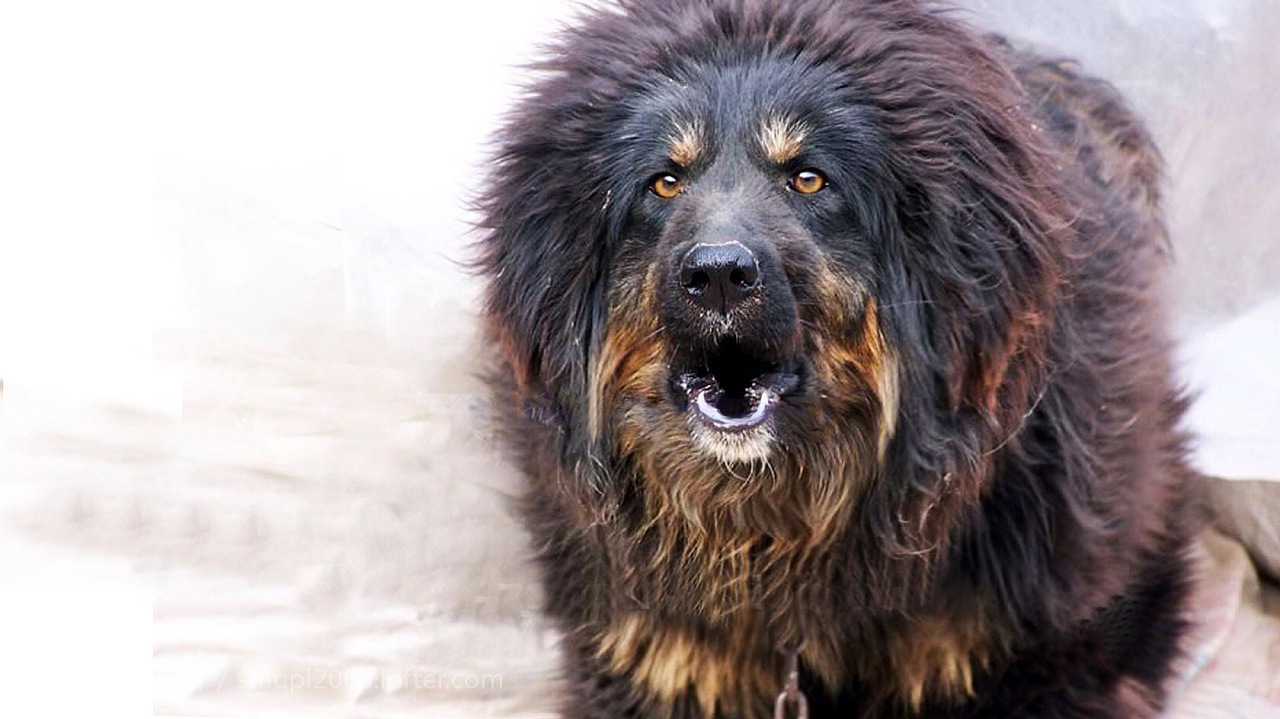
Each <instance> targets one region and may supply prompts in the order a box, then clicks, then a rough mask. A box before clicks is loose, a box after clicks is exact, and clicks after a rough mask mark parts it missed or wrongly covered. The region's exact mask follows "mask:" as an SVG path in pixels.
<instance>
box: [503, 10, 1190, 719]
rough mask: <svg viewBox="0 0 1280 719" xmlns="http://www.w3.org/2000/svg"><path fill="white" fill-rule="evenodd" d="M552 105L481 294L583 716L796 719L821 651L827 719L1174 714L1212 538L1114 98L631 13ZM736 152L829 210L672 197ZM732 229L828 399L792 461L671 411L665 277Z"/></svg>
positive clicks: (859, 15) (843, 37) (775, 449)
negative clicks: (689, 178) (1191, 611)
mask: <svg viewBox="0 0 1280 719" xmlns="http://www.w3.org/2000/svg"><path fill="white" fill-rule="evenodd" d="M539 70H540V72H541V77H540V79H539V80H538V82H537V83H536V84H535V85H533V87H532V88H531V89H530V91H529V93H528V95H527V96H525V97H524V98H523V99H522V100H521V101H520V103H519V104H518V106H517V107H516V109H515V111H514V113H513V115H512V117H511V119H510V121H509V123H508V124H507V126H506V128H505V130H504V131H503V132H502V134H501V136H500V141H499V142H500V148H499V152H498V155H497V158H496V163H495V167H494V172H493V176H492V185H491V188H490V190H489V192H488V194H487V196H486V197H485V198H484V199H483V201H482V206H483V212H484V216H485V228H486V234H485V236H484V238H483V240H482V241H481V245H480V250H481V259H480V266H481V269H482V271H483V273H484V274H485V276H486V277H487V279H488V292H487V295H486V301H485V313H486V317H487V318H488V325H487V326H488V333H489V337H490V338H491V339H492V341H493V343H494V346H495V347H497V348H498V349H499V353H500V362H499V368H498V370H497V371H496V372H495V373H494V378H493V387H494V398H495V403H496V406H497V408H498V411H499V415H500V422H501V426H502V429H503V431H504V434H505V436H506V437H507V439H508V442H509V445H510V446H511V448H512V450H513V452H514V454H515V456H516V458H517V461H518V462H519V463H520V465H521V466H522V467H523V469H524V471H525V473H526V474H527V476H528V478H529V491H528V495H527V498H526V501H525V503H524V514H525V517H526V518H527V522H528V526H529V527H530V529H531V532H532V534H533V536H534V538H535V540H536V542H537V549H538V552H539V556H540V559H541V564H542V569H543V572H544V576H545V584H546V588H547V597H548V607H547V611H548V612H549V613H550V615H551V616H553V617H554V618H555V619H556V620H558V622H559V623H560V626H561V627H562V628H563V630H564V632H565V634H566V642H565V653H566V656H565V663H566V673H567V679H568V681H567V687H568V694H567V696H566V697H565V701H564V707H565V710H564V711H565V715H566V716H572V717H584V718H585V717H631V716H634V717H639V716H646V717H724V718H725V719H729V718H730V717H747V716H753V717H754V716H762V715H767V714H769V713H770V712H771V711H772V705H773V700H774V697H775V696H776V694H777V692H778V690H779V687H780V683H781V680H782V673H783V669H784V654H783V652H782V651H781V650H782V649H783V648H786V647H794V646H801V645H802V649H801V651H800V654H799V659H800V677H801V684H802V687H803V688H804V690H805V692H806V695H807V696H808V697H809V702H810V705H811V715H812V716H814V717H825V716H831V717H834V716H864V717H873V716H874V717H892V716H900V717H925V716H927V717H988V716H992V717H994V716H1002V717H1003V716H1017V717H1046V718H1048V717H1054V718H1066V717H1093V718H1104V717H1117V718H1118V717H1126V718H1128V717H1146V716H1153V715H1154V714H1155V713H1156V712H1157V711H1158V708H1159V707H1160V706H1161V702H1162V699H1163V696H1164V692H1165V689H1166V687H1165V684H1166V680H1167V678H1168V677H1169V675H1170V671H1171V665H1172V663H1173V662H1174V661H1175V659H1176V657H1177V647H1178V639H1179V636H1180V635H1181V633H1182V631H1183V620H1182V619H1181V617H1180V612H1181V607H1182V602H1183V600H1184V597H1185V594H1186V588H1187V583H1188V563H1187V559H1186V558H1185V552H1184V550H1185V548H1186V543H1187V541H1188V537H1189V536H1191V534H1192V532H1193V530H1194V527H1193V522H1192V519H1191V518H1190V513H1189V510H1188V507H1190V506H1191V501H1190V499H1191V498H1190V497H1189V489H1188V478H1189V473H1188V471H1187V469H1186V467H1185V465H1184V461H1183V438H1182V437H1181V436H1180V434H1179V431H1178V429H1177V423H1178V420H1179V417H1180V414H1181V412H1182V410H1183V405H1184V402H1183V400H1182V398H1181V396H1180V393H1179V392H1178V390H1177V389H1176V388H1175V386H1174V384H1173V379H1172V373H1171V369H1170V361H1169V352H1168V343H1167V341H1166V339H1165V337H1164V335H1163V333H1162V330H1161V324H1162V322H1161V318H1160V316H1159V314H1158V311H1157V309H1156V307H1155V302H1154V300H1155V296H1156V294H1157V290H1156V287H1155V284H1154V282H1155V274H1156V272H1157V270H1158V267H1159V265H1160V264H1162V262H1163V261H1164V257H1163V255H1164V252H1163V248H1164V230H1163V227H1162V224H1161V220H1160V214H1159V208H1158V191H1157V181H1158V176H1159V160H1158V156H1157V153H1156V151H1155V150H1154V149H1153V147H1152V144H1151V142H1150V140H1149V138H1148V136H1147V134H1146V132H1145V130H1144V129H1143V128H1142V126H1141V124H1140V123H1139V122H1138V121H1137V120H1136V119H1135V118H1134V117H1133V116H1132V115H1131V114H1130V112H1129V111H1128V110H1127V109H1126V107H1125V106H1124V103H1123V102H1122V101H1121V100H1120V98H1119V97H1117V95H1116V93H1115V92H1114V91H1113V90H1112V89H1111V88H1110V87H1109V86H1107V85H1105V84H1104V83H1101V82H1099V81H1096V80H1092V79H1089V78H1087V77H1084V76H1082V75H1080V74H1079V73H1078V72H1077V71H1076V70H1075V69H1074V68H1073V67H1072V66H1071V65H1069V64H1067V63H1059V62H1050V61H1044V60H1041V59H1038V58H1035V57H1032V56H1030V55H1027V54H1023V53H1020V52H1018V51H1015V50H1013V49H1011V48H1010V47H1008V46H1007V45H1005V44H1004V43H1003V42H1002V41H1000V40H998V39H995V38H990V37H983V36H981V35H979V34H976V33H975V32H974V31H972V30H971V29H969V28H968V27H966V26H965V25H963V24H962V23H960V22H958V21H956V20H955V19H954V18H952V17H951V16H950V15H948V14H947V13H945V12H942V11H939V10H938V9H936V8H933V7H932V6H930V5H927V4H924V3H920V2H912V1H909V0H886V1H881V2H872V1H870V0H843V1H842V0H789V1H787V2H783V1H781V0H777V1H766V0H701V1H699V0H646V1H645V2H637V1H633V0H624V1H623V2H621V3H620V5H619V6H618V7H615V8H611V9H604V10H598V11H591V12H588V13H587V14H585V15H584V16H583V17H582V18H581V20H580V22H579V23H578V24H577V25H576V26H575V27H574V28H572V29H570V30H567V31H566V32H565V33H564V34H563V35H562V37H561V38H560V40H559V42H558V43H557V44H556V45H555V46H554V47H553V48H551V51H550V54H549V59H548V60H546V61H545V62H544V63H542V64H541V65H540V66H539ZM726 108H728V109H726ZM757 120H758V127H756V126H755V125H752V123H755V122H757ZM735 122H741V123H743V125H744V126H746V127H751V128H755V129H752V130H751V131H750V132H744V133H741V134H740V135H731V133H728V132H727V131H724V130H723V129H722V128H725V127H728V126H729V124H732V123H735ZM735 137H736V138H738V139H739V140H740V141H741V142H742V143H745V145H743V146H753V145H752V143H760V145H761V146H762V147H763V150H762V151H761V152H762V159H760V160H759V163H762V164H758V166H759V167H766V168H767V167H774V166H775V165H770V164H769V163H776V166H778V167H783V166H787V165H786V163H788V162H793V158H795V157H797V156H801V157H805V158H807V159H806V161H809V160H812V161H813V162H815V163H817V164H821V166H822V169H823V170H824V171H825V172H826V174H827V177H828V178H829V179H830V187H829V188H828V189H826V190H824V191H823V194H821V195H814V197H813V198H812V200H810V199H808V198H798V197H793V196H789V195H788V196H785V197H783V195H782V194H778V195H777V197H775V196H774V195H772V194H769V192H771V190H769V189H768V188H769V187H771V186H769V185H766V184H761V185H760V186H759V187H760V188H764V189H759V190H751V192H756V193H757V194H745V195H743V194H741V193H747V192H748V191H747V190H744V189H742V188H744V187H746V186H747V185H748V180H749V179H750V178H753V177H756V175H755V174H752V173H754V172H755V170H752V169H748V170H743V171H741V172H740V173H739V174H735V175H731V176H729V177H730V179H731V180H733V182H730V183H728V184H727V185H725V186H726V187H728V188H729V189H727V190H724V191H723V192H720V191H719V190H717V193H718V194H717V193H712V192H710V190H709V189H708V190H706V192H704V193H702V194H699V192H700V191H702V190H704V189H706V188H709V187H710V185H711V183H710V180H707V181H706V182H705V183H704V184H703V185H702V186H696V185H691V189H690V190H689V192H688V193H687V196H684V197H681V198H679V199H678V200H675V201H673V202H672V203H666V204H662V202H661V201H660V200H657V199H656V198H654V197H652V196H651V194H649V193H647V192H646V190H645V185H646V181H647V180H648V179H649V176H650V175H651V174H652V172H650V171H648V170H646V169H645V168H646V166H645V164H644V161H643V159H642V158H644V157H648V156H649V155H652V154H654V153H655V152H658V151H661V150H664V149H667V148H669V154H670V162H673V163H675V164H674V165H671V166H672V167H676V168H677V169H683V168H685V167H686V166H688V167H689V168H694V167H701V166H702V165H699V164H698V163H704V164H705V165H706V166H715V163H716V162H729V160H724V159H722V158H725V157H730V156H731V155H732V154H733V152H734V151H735V150H734V148H736V147H739V146H738V145H734V144H733V142H734V141H735V140H734V139H733V138H735ZM815 148H816V149H815ZM805 152H812V153H816V154H813V155H812V157H808V156H804V155H803V154H802V153H805ZM646 153H647V154H646ZM717 158H721V159H717ZM813 158H817V159H813ZM819 160H820V161H821V162H819ZM743 162H744V163H746V161H743ZM747 164H749V163H746V164H743V167H747ZM751 167H757V165H752V166H751ZM690 172H691V173H692V172H693V170H692V169H691V170H690ZM761 172H765V175H767V169H766V170H762V171H761ZM765 175H761V176H765ZM717 187H719V186H717ZM778 187H779V188H781V187H782V186H781V185H778ZM735 192H737V193H739V194H738V195H735V194H733V193H735ZM784 192H785V190H782V189H779V190H778V193H784ZM760 193H763V194H760ZM734 197H737V198H738V199H737V200H733V201H734V202H738V201H741V204H740V205H733V207H729V206H728V205H726V204H723V203H725V202H729V200H726V199H724V198H734ZM716 198H719V200H717V199H716ZM743 198H745V199H743ZM717 202H720V203H721V204H719V205H717V204H716V203H717ZM698 203H701V204H698ZM804 203H808V204H804ZM726 208H727V209H726ZM734 208H743V209H741V210H738V209H734ZM717 213H719V214H717ZM725 213H728V214H729V215H732V217H731V218H730V220H727V221H730V222H737V223H739V225H738V226H741V227H746V228H747V229H748V230H750V231H751V232H752V233H753V236H760V237H764V238H766V240H767V241H768V242H769V243H770V245H769V246H770V247H771V248H773V249H772V250H771V252H772V251H776V253H777V257H778V258H779V259H778V262H779V263H780V265H779V267H780V268H781V269H780V270H779V272H780V274H785V280H786V284H787V285H788V287H787V290H788V291H787V292H785V293H781V292H780V293H779V294H774V295H769V297H771V298H775V299H777V298H781V299H778V301H777V302H771V304H770V310H769V311H776V312H778V313H781V314H780V315H779V316H786V317H793V318H794V327H795V328H796V329H795V330H794V331H783V329H777V328H779V327H790V326H791V325H787V324H785V323H783V324H779V323H776V322H772V321H768V322H766V321H763V320H762V321H761V323H760V324H759V325H758V326H757V329H758V330H759V332H757V333H756V334H755V335H753V337H755V338H756V339H753V341H758V342H759V343H760V344H761V346H762V347H764V348H766V349H765V350H762V351H768V352H773V353H779V354H782V355H785V356H788V357H793V356H794V357H798V358H801V360H798V361H799V362H801V364H802V368H803V369H802V372H801V376H802V378H803V385H802V387H801V389H799V390H797V391H796V392H795V393H793V394H792V395H789V396H787V397H786V398H785V399H784V400H783V401H782V402H781V404H780V405H779V410H778V416H777V423H776V425H771V427H773V429H771V430H770V432H772V434H769V435H768V436H765V437H764V438H763V439H760V440H759V441H758V443H757V444H760V445H761V446H763V444H762V443H765V442H768V443H769V444H768V447H770V448H771V449H770V450H769V451H768V452H767V454H766V455H764V456H763V458H761V457H760V456H758V455H759V452H758V447H757V446H756V445H753V446H752V447H745V446H744V447H739V448H735V445H733V442H735V441H739V440H738V439H735V438H734V436H730V435H725V436H724V437H723V438H721V437H720V436H719V435H716V436H714V437H711V438H707V437H702V438H699V437H698V432H706V431H709V430H706V429H705V428H702V427H701V426H700V425H697V424H696V423H695V424H690V423H689V422H688V421H686V418H685V415H684V414H683V409H682V407H681V406H680V403H679V402H678V401H673V399H672V392H671V389H670V387H671V385H670V376H669V375H670V373H671V366H672V364H673V362H675V361H676V360H675V359H673V358H675V357H678V356H681V353H682V352H685V351H686V348H684V347H683V346H682V340H680V339H679V337H680V335H679V333H678V332H677V331H676V330H675V328H674V325H673V323H674V322H676V320H675V319H673V317H677V315H675V314H673V313H674V312H677V310H676V309H672V308H673V307H675V305H673V304H672V302H675V301H676V300H673V299H672V297H675V296H676V295H673V294H672V288H671V286H670V281H669V280H668V275H669V274H670V272H671V267H670V266H671V263H672V262H673V260H672V259H671V251H672V248H673V247H675V246H676V244H675V243H677V241H678V238H680V237H684V235H681V234H680V233H681V232H684V231H685V229H688V231H689V232H691V233H692V232H697V231H702V230H700V229H699V228H704V227H705V225H707V224H708V223H711V222H712V219H711V218H713V217H716V218H719V217H721V215H723V214H725ZM743 218H745V219H743ZM715 221H717V222H718V221H721V220H715ZM742 223H748V224H742ZM751 223H754V224H751ZM771 291H772V290H771ZM676 294H677V295H678V292H677V293H676ZM784 300H785V301H784ZM788 303H789V304H788ZM775 330H776V331H775ZM742 441H745V440H742ZM715 442H723V444H714V443H715ZM708 443H712V444H714V446H716V447H720V448H721V449H720V450H719V453H718V454H709V453H708V452H707V451H704V450H705V447H707V446H709V444H708ZM752 452H755V454H752ZM735 453H739V454H740V455H741V456H742V458H743V459H742V461H737V460H736V459H735V457H738V456H739V454H735Z"/></svg>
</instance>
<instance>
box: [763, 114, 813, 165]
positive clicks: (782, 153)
mask: <svg viewBox="0 0 1280 719" xmlns="http://www.w3.org/2000/svg"><path fill="white" fill-rule="evenodd" d="M807 135H808V131H807V130H806V129H805V127H804V125H803V124H802V123H800V122H799V121H797V120H795V119H794V118H790V117H784V116H782V115H773V116H771V117H769V118H768V119H767V120H765V121H764V124H763V125H761V126H760V145H761V146H762V147H763V148H764V153H765V155H767V156H768V157H769V159H770V160H773V161H774V162H776V163H778V164H779V165H781V164H784V163H787V162H790V161H792V160H794V159H796V157H798V156H799V155H800V150H802V149H803V148H804V140H805V137H806V136H807Z"/></svg>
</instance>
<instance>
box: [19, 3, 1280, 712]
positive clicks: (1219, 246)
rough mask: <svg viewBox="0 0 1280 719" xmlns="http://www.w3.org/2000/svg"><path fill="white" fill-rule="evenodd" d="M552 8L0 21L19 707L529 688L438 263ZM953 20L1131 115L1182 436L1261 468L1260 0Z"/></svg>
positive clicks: (1244, 469)
mask: <svg viewBox="0 0 1280 719" xmlns="http://www.w3.org/2000/svg"><path fill="white" fill-rule="evenodd" d="M574 12H575V9H574V6H573V5H572V4H570V3H567V2H555V1H552V0H536V1H528V0H526V1H525V2H518V3H517V2H471V3H456V4H444V3H435V4H432V5H430V6H429V9H428V6H427V5H423V4H410V3H391V4H380V3H373V4H370V3H361V4H359V5H357V4H356V3H347V4H340V5H329V4H301V3H298V4H278V3H218V4H208V5H194V6H188V5H182V6H178V5H175V4H169V3H139V2H128V1H127V2H124V3H110V4H64V3H58V2H52V3H28V4H25V6H15V7H6V8H5V9H4V10H3V11H0V97H4V98H6V101H5V104H6V107H7V108H8V109H7V110H6V111H5V112H4V116H3V119H0V126H2V127H4V131H3V132H0V168H2V169H0V247H2V248H3V254H2V255H0V378H2V380H3V383H2V384H0V564H3V566H4V567H5V568H4V571H3V577H0V608H3V613H4V614H6V615H7V617H6V618H5V619H4V620H3V621H0V634H2V635H3V636H5V637H6V638H7V639H6V641H5V646H4V648H3V649H0V672H8V671H13V672H20V674H19V676H21V677H23V678H24V680H23V682H22V683H21V684H22V686H24V687H25V690H23V691H20V692H19V693H18V694H17V695H16V696H20V697H27V699H23V700H22V701H34V702H37V704H36V709H44V710H51V708H53V707H63V705H64V704H65V705H66V706H70V707H78V708H84V709H86V710H88V709H90V708H92V709H93V710H94V712H95V714H96V715H98V716H102V715H106V716H113V715H115V714H113V713H112V712H111V711H105V710H103V709H102V707H103V706H107V705H112V706H117V707H125V709H122V710H121V711H133V712H135V713H136V714H137V715H146V714H147V713H150V712H151V711H152V708H153V707H154V711H155V712H156V713H158V714H165V715H176V716H236V717H238V716H271V717H275V716H281V717H283V716H311V717H315V716H344V717H394V716H401V715H405V716H408V715H413V716H417V717H423V716H514V715H521V716H537V715H542V714H546V713H547V712H548V711H549V709H550V707H551V706H552V704H551V702H550V701H549V700H548V698H547V697H548V696H549V694H550V691H549V690H550V688H551V687H552V686H553V684H554V680H553V673H552V671H551V668H552V666H553V664H554V657H555V641H556V638H555V636H554V632H551V631H550V630H549V629H547V628H546V627H544V626H543V625H542V623H541V622H540V620H539V618H538V615H537V608H538V602H539V598H538V593H537V590H536V587H535V584H534V583H533V581H532V580H531V576H532V575H531V573H530V571H529V568H528V566H527V563H526V552H525V547H524V538H523V536H522V534H521V532H520V530H519V528H518V526H517V524H516V523H515V522H514V521H513V520H512V519H511V517H510V516H509V515H508V513H507V512H506V510H505V506H504V503H505V500H506V498H508V497H509V496H510V495H511V494H512V493H513V492H514V491H515V488H516V487H517V483H516V482H515V479H514V477H513V476H512V474H511V472H510V470H509V469H508V468H507V467H506V466H505V465H504V464H503V463H502V462H501V460H500V458H499V457H498V455H497V453H496V451H495V448H494V447H493V445H492V443H491V441H490V438H489V437H488V435H487V434H486V431H485V419H484V418H485V410H484V406H483V403H482V397H481V394H482V393H481V392H480V388H479V385H478V383H477V381H476V380H475V378H474V377H473V375H472V372H473V370H474V369H475V368H476V361H475V359H476V357H477V356H478V353H480V352H482V351H484V350H483V348H481V347H479V345H478V343H477V340H476V338H475V336H474V329H475V306H476V296H477V289H478V285H477V282H476V281H475V280H474V278H471V277H469V276H468V275H467V273H466V272H465V271H464V270H463V269H462V268H461V267H460V262H462V261H464V260H465V259H466V257H467V249H466V247H467V243H468V242H469V241H471V240H472V239H474V235H473V234H471V230H470V229H469V228H470V225H469V221H470V220H472V219H473V217H472V216H470V215H469V212H468V209H467V202H468V199H469V198H471V197H473V196H474V195H475V193H476V192H477V191H478V190H480V189H481V188H482V186H483V183H484V182H485V178H486V163H485V153H486V142H487V140H488V139H489V138H490V137H491V135H492V133H493V132H494V131H495V128H496V126H497V123H498V121H499V119H500V118H501V116H502V113H503V111H504V109H505V108H506V107H507V106H508V105H509V104H510V102H511V101H512V99H513V98H515V97H516V96H517V95H518V93H519V87H520V84H521V82H522V78H523V73H522V71H521V70H520V68H519V64H520V63H522V62H525V61H527V60H528V59H530V58H531V57H533V56H534V54H535V52H536V49H537V47H538V44H539V43H540V42H542V41H544V40H546V39H547V38H548V37H549V36H550V35H551V33H553V32H554V30H555V28H556V27H557V26H558V25H559V24H560V23H562V22H565V21H567V20H568V19H571V18H572V16H573V14H574ZM961 15H963V16H965V17H968V18H969V19H971V20H972V21H973V22H974V23H977V24H980V25H983V26H985V27H989V28H993V29H997V30H999V31H1001V32H1004V33H1007V34H1009V35H1010V36H1013V37H1016V38H1020V39H1022V40H1024V41H1027V42H1029V43H1032V44H1033V45H1035V46H1037V47H1039V48H1041V49H1043V50H1045V51H1046V52H1048V53H1049V54H1054V55H1063V56H1070V57H1075V58H1077V59H1079V60H1081V61H1082V63H1083V64H1084V66H1085V67H1086V68H1087V69H1088V70H1089V71H1091V72H1093V73H1095V74H1098V75H1101V76H1103V77H1105V78H1107V79H1109V80H1111V81H1112V82H1113V83H1114V84H1115V85H1116V86H1117V87H1119V88H1120V89H1121V90H1122V91H1123V92H1124V93H1125V94H1126V95H1127V96H1128V97H1129V98H1130V99H1131V101H1132V103H1133V105H1134V106H1135V107H1136V108H1137V109H1138V110H1139V112H1140V113H1141V114H1142V115H1143V116H1145V117H1146V118H1147V120H1148V122H1149V124H1150V126H1151V128H1152V130H1153V132H1154V134H1155V136H1156V138H1157V140H1158V142H1159V144H1160V146H1161V148H1162V149H1163V152H1164V154H1165V157H1166V161H1167V165H1168V178H1167V182H1166V186H1167V194H1166V202H1165V206H1166V208H1167V212H1168V216H1169V221H1170V225H1171V229H1172V235H1173V239H1174V245H1175V250H1176V266H1175V267H1174V268H1173V271H1172V275H1171V281H1170V283H1169V292H1170V298H1171V305H1172V307H1173V310H1174V311H1173V313H1172V320H1173V323H1174V331H1175V333H1176V335H1177V337H1178V338H1179V342H1180V351H1181V355H1182V358H1183V359H1182V364H1183V367H1184V372H1185V376H1186V378H1187V381H1188V383H1189V384H1190V385H1191V386H1192V387H1193V388H1194V389H1195V390H1196V392H1197V393H1198V400H1197V403H1196V405H1195V408H1194V410H1193V412H1192V415H1191V417H1190V423H1191V424H1192V425H1193V428H1194V429H1195V430H1196V431H1197V432H1198V433H1199V435H1200V438H1201V439H1200V440H1199V444H1198V448H1197V455H1196V457H1197V462H1198V463H1199V464H1200V466H1201V467H1202V468H1203V469H1205V470H1207V471H1211V472H1217V473H1220V474H1225V475H1229V476H1236V477H1249V476H1268V477H1280V373H1277V372H1276V371H1275V370H1274V366H1273V365H1274V362H1275V361H1276V358H1277V357H1280V129H1277V128H1278V127H1280V125H1277V122H1276V118H1277V117H1280V79H1277V76H1278V75H1280V54H1277V52H1276V49H1275V39H1276V38H1277V37H1280V4H1277V3H1275V2H1274V1H1273V0H1111V1H1106V0H1078V1H1077V2H1074V3H1069V4H1068V3H1060V2H1054V1H1052V0H974V1H973V2H971V3H969V4H968V5H966V8H965V9H964V10H963V11H961ZM6 601H7V602H8V604H7V606H3V603H4V602H6ZM117 610H118V612H119V613H118V614H117V613H116V612H117ZM130 617H131V618H130ZM86 639H87V640H88V641H86ZM86 645H94V646H97V647H98V648H99V649H100V651H90V650H88V649H87V648H86ZM101 647H106V649H105V650H101ZM88 675H93V677H95V681H94V682H90V681H89V679H88ZM6 676H7V674H6ZM17 701H19V699H16V698H13V697H10V698H8V699H0V706H5V705H7V704H11V703H13V702H17ZM117 702H118V703H117ZM26 709H27V711H28V713H27V714H26V715H31V716H34V715H37V714H39V713H41V712H39V711H37V712H36V713H34V714H33V713H30V712H31V711H32V708H31V707H26Z"/></svg>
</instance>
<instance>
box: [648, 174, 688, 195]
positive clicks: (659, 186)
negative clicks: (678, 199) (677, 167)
mask: <svg viewBox="0 0 1280 719" xmlns="http://www.w3.org/2000/svg"><path fill="white" fill-rule="evenodd" d="M683 190H684V183H683V182H681V181H680V178H679V177H676V176H675V175H658V176H657V177H655V178H653V179H652V180H650V181H649V191H650V192H652V193H653V194H655V195H657V196H658V197H661V198H662V199H664V200H670V199H671V198H673V197H675V196H676V195H679V194H680V193H681V192H682V191H683Z"/></svg>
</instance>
